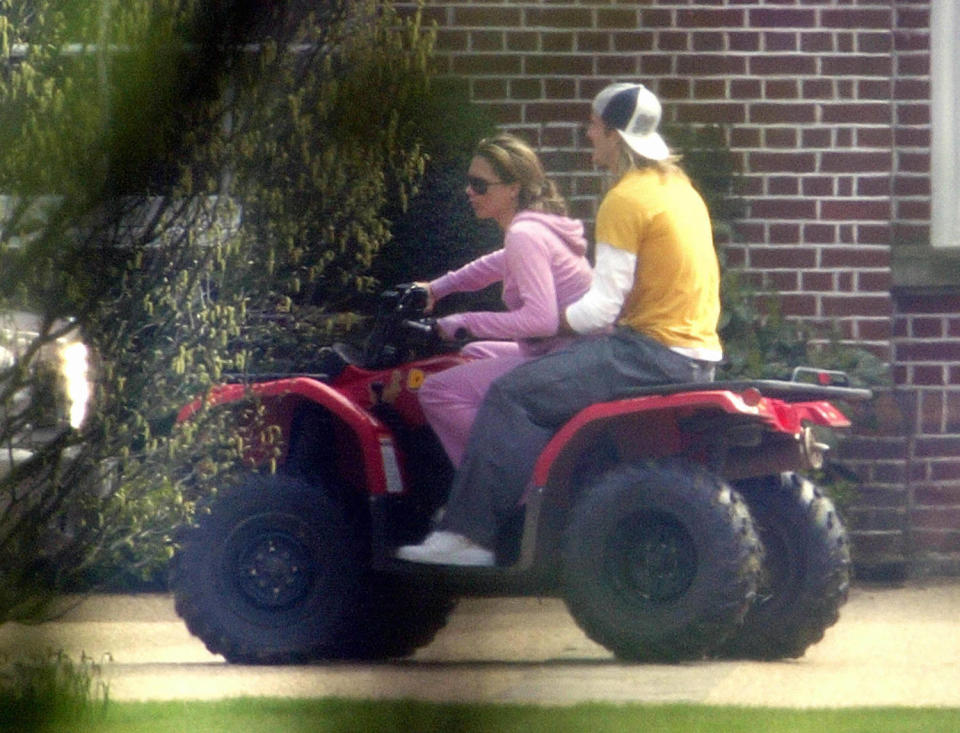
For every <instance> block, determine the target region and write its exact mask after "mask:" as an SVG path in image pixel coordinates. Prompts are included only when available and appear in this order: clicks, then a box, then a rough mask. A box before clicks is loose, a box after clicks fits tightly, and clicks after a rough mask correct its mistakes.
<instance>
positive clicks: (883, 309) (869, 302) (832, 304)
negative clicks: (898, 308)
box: [821, 294, 890, 316]
mask: <svg viewBox="0 0 960 733" xmlns="http://www.w3.org/2000/svg"><path fill="white" fill-rule="evenodd" d="M821 305H822V307H823V314H824V315H825V316H853V315H857V316H867V315H870V316H886V315H889V314H890V298H889V296H888V295H886V294H882V295H854V296H849V297H848V296H839V295H838V296H825V297H824V298H823V300H822V302H821Z"/></svg>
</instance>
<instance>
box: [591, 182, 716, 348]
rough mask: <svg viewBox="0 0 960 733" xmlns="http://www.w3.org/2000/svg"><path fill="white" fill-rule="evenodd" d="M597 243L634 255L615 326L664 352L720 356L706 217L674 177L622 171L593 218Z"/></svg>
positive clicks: (713, 256) (710, 235)
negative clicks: (640, 335) (705, 352)
mask: <svg viewBox="0 0 960 733" xmlns="http://www.w3.org/2000/svg"><path fill="white" fill-rule="evenodd" d="M596 234H597V241H598V242H605V243H606V244H609V245H611V246H613V247H617V248H619V249H623V250H626V251H627V252H630V253H631V254H634V255H636V258H637V268H636V273H635V277H634V282H633V290H632V291H631V292H630V294H629V295H628V296H627V299H626V302H625V303H624V305H623V309H622V310H621V311H620V317H619V319H618V323H619V324H620V325H625V326H629V327H631V328H633V329H636V330H637V331H639V332H641V333H643V334H646V335H648V336H650V337H651V338H654V339H656V340H657V341H659V342H660V343H662V344H664V345H665V346H667V347H671V348H673V347H680V348H683V349H697V350H701V349H702V350H715V351H719V350H720V348H721V347H720V339H719V337H718V336H717V321H718V319H719V317H720V295H719V293H720V267H719V264H718V263H717V254H716V251H715V250H714V246H713V232H712V230H711V226H710V214H709V212H708V211H707V206H706V204H705V203H704V201H703V199H702V198H701V197H700V194H699V193H697V191H696V189H695V188H694V187H693V186H692V185H691V183H690V181H689V179H688V178H687V177H686V176H685V175H684V174H683V173H681V172H679V171H678V172H675V173H663V172H661V171H658V170H656V169H643V170H631V171H628V172H627V173H626V174H625V175H624V176H623V177H622V178H621V179H620V180H619V181H618V182H617V184H616V185H615V186H614V187H613V188H612V189H611V190H610V191H609V193H607V195H606V196H605V197H604V199H603V202H602V203H601V204H600V209H599V211H598V212H597V226H596Z"/></svg>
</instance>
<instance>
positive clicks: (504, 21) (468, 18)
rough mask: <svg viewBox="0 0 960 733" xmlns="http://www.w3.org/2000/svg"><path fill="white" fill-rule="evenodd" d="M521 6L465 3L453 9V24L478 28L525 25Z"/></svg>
mask: <svg viewBox="0 0 960 733" xmlns="http://www.w3.org/2000/svg"><path fill="white" fill-rule="evenodd" d="M521 17H522V16H521V12H520V9H519V8H511V7H508V6H503V5H500V6H473V5H463V6H459V7H455V8H454V9H453V25H455V26H470V27H476V28H517V27H520V26H522V25H523V23H522V22H521Z"/></svg>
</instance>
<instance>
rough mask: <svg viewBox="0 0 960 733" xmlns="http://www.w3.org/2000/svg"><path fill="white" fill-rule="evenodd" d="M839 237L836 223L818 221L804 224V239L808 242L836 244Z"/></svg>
mask: <svg viewBox="0 0 960 733" xmlns="http://www.w3.org/2000/svg"><path fill="white" fill-rule="evenodd" d="M839 239H840V235H839V234H838V233H837V226H836V224H827V223H820V222H817V223H814V224H804V225H803V241H804V242H806V243H807V244H836V243H837V242H838V241H839Z"/></svg>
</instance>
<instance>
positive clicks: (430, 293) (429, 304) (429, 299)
mask: <svg viewBox="0 0 960 733" xmlns="http://www.w3.org/2000/svg"><path fill="white" fill-rule="evenodd" d="M414 285H416V286H417V287H418V288H423V289H424V290H425V291H426V293H427V304H426V305H425V306H423V312H424V313H433V308H434V306H435V305H436V304H437V299H436V298H434V297H433V291H432V290H431V289H430V283H428V282H415V283H414Z"/></svg>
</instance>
